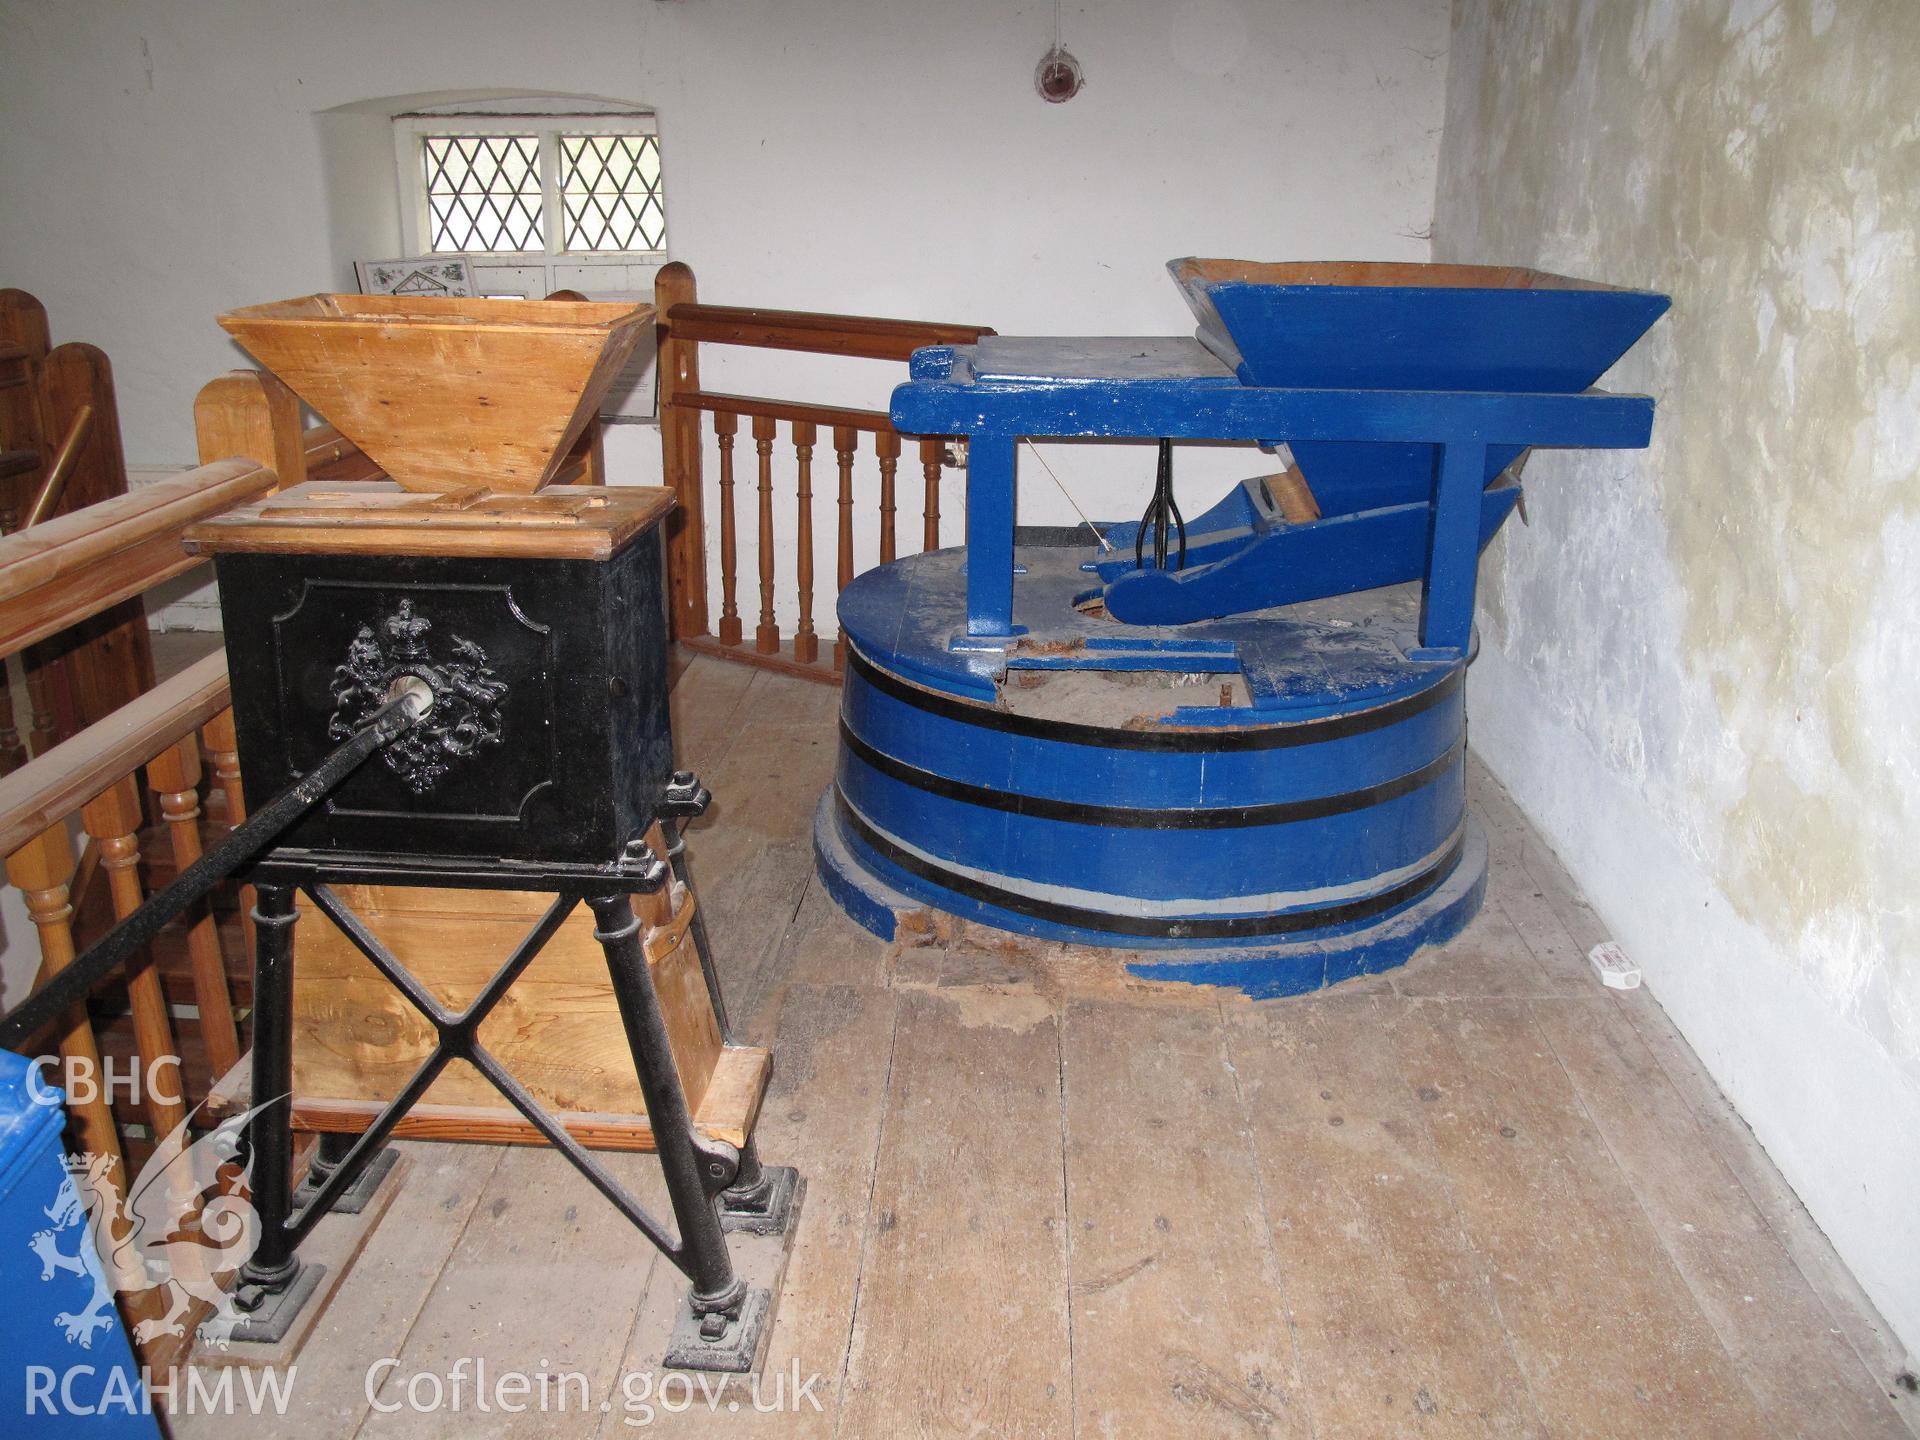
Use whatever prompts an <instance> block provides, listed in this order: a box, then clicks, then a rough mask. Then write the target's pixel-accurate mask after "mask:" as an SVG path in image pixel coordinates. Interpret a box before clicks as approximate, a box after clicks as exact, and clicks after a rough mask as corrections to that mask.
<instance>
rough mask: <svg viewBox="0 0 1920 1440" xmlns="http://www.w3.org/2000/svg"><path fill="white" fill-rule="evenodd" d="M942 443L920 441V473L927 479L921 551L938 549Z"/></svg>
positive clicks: (924, 439)
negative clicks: (924, 523) (924, 529)
mask: <svg viewBox="0 0 1920 1440" xmlns="http://www.w3.org/2000/svg"><path fill="white" fill-rule="evenodd" d="M942 449H943V442H942V441H939V440H929V439H926V438H924V437H923V438H922V439H921V441H920V473H921V474H923V475H925V476H926V477H927V507H926V533H925V535H924V536H923V538H922V544H921V546H920V548H921V549H923V550H938V549H939V548H940V457H941V451H942Z"/></svg>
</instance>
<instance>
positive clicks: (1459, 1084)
mask: <svg viewBox="0 0 1920 1440" xmlns="http://www.w3.org/2000/svg"><path fill="white" fill-rule="evenodd" d="M1543 1003H1546V1002H1543ZM1550 1003H1557V1004H1565V1005H1568V1006H1569V1007H1571V1008H1573V1010H1574V1012H1575V1014H1574V1017H1573V1020H1572V1022H1570V1023H1578V1022H1579V1020H1580V1018H1581V1016H1582V1015H1586V1014H1587V1012H1589V1011H1590V1010H1591V1008H1592V1007H1594V1006H1604V1005H1605V1004H1606V1003H1607V1001H1606V1000H1605V999H1604V998H1602V999H1599V1000H1596V1001H1592V1002H1573V1001H1562V1002H1550ZM1587 1018H1588V1019H1589V1020H1590V1019H1591V1016H1590V1015H1588V1016H1587ZM1394 1033H1395V1036H1396V1038H1397V1040H1398V1041H1399V1046H1400V1057H1401V1064H1402V1068H1403V1073H1404V1076H1405V1079H1406V1081H1407V1083H1408V1084H1409V1085H1410V1086H1412V1087H1413V1088H1414V1090H1415V1092H1416V1093H1417V1094H1425V1093H1427V1092H1432V1094H1433V1096H1434V1098H1433V1100H1432V1101H1430V1102H1429V1103H1427V1104H1426V1105H1424V1106H1423V1109H1422V1115H1423V1118H1424V1119H1425V1121H1426V1124H1427V1129H1428V1132H1429V1133H1430V1134H1431V1135H1432V1136H1433V1140H1434V1144H1435V1147H1436V1149H1437V1151H1438V1153H1439V1156H1440V1159H1441V1163H1442V1165H1443V1167H1444V1170H1445V1172H1446V1174H1447V1176H1448V1179H1449V1181H1450V1183H1451V1186H1452V1190H1453V1194H1454V1197H1455V1201H1456V1203H1457V1205H1458V1207H1459V1210H1460V1213H1461V1216H1462V1219H1463V1221H1464V1224H1465V1228H1466V1232H1467V1235H1468V1238H1469V1240H1470V1241H1471V1243H1472V1244H1473V1245H1474V1247H1475V1248H1476V1249H1477V1250H1479V1251H1480V1252H1481V1253H1483V1254H1484V1255H1485V1256H1486V1257H1487V1259H1488V1261H1489V1263H1490V1265H1491V1268H1492V1274H1493V1288H1494V1293H1495V1296H1496V1298H1497V1299H1498V1301H1499V1304H1500V1311H1501V1315H1502V1317H1503V1319H1504V1320H1505V1322H1506V1326H1507V1331H1508V1334H1509V1336H1510V1337H1511V1340H1512V1344H1513V1347H1514V1351H1515V1353H1516V1355H1517V1356H1518V1358H1519V1360H1520V1363H1521V1365H1522V1367H1523V1369H1524V1371H1525V1373H1526V1377H1527V1381H1528V1384H1529V1387H1530V1388H1531V1390H1532V1392H1533V1396H1534V1400H1535V1403H1536V1404H1537V1405H1538V1407H1539V1409H1540V1412H1541V1414H1542V1415H1543V1416H1545V1417H1547V1418H1548V1419H1549V1420H1550V1421H1551V1423H1552V1424H1553V1426H1554V1428H1555V1430H1556V1431H1557V1432H1558V1433H1560V1434H1564V1435H1567V1436H1591V1437H1594V1440H1613V1437H1617V1436H1620V1435H1625V1434H1634V1435H1673V1436H1683V1435H1684V1436H1688V1437H1707V1436H1742V1437H1751V1436H1756V1435H1764V1434H1766V1433H1767V1430H1766V1426H1765V1424H1764V1422H1763V1421H1762V1419H1761V1417H1760V1414H1759V1410H1758V1408H1757V1407H1756V1405H1755V1404H1754V1401H1753V1398H1752V1396H1751V1395H1750V1394H1749V1393H1748V1391H1747V1389H1746V1388H1745V1386H1744V1384H1743V1383H1742V1380H1741V1377H1740V1375H1739V1374H1738V1372H1737V1370H1736V1367H1735V1366H1734V1364H1733V1362H1732V1361H1731V1360H1730V1359H1729V1357H1728V1355H1727V1353H1726V1351H1725V1350H1724V1349H1723V1348H1722V1346H1721V1345H1720V1342H1719V1339H1718V1337H1717V1336H1715V1334H1714V1333H1713V1330H1712V1327H1710V1326H1709V1325H1708V1324H1707V1322H1706V1320H1705V1318H1704V1317H1702V1315H1701V1314H1700V1312H1699V1310H1698V1308H1697V1307H1696V1306H1695V1305H1694V1302H1693V1297H1692V1295H1691V1294H1690V1292H1689V1291H1688V1289H1687V1286H1686V1282H1685V1281H1684V1280H1683V1279H1682V1278H1681V1276H1680V1274H1679V1273H1678V1271H1677V1270H1676V1269H1675V1268H1674V1266H1673V1263H1672V1261H1671V1260H1670V1259H1669V1258H1668V1256H1667V1254H1666V1252H1665V1251H1664V1250H1663V1249H1662V1247H1661V1245H1660V1243H1659V1240H1658V1238H1657V1237H1656V1236H1655V1235H1654V1233H1653V1231H1652V1228H1651V1227H1650V1226H1649V1225H1648V1223H1647V1220H1646V1217H1645V1215H1644V1214H1643V1213H1642V1211H1641V1209H1640V1206H1639V1204H1638V1202H1637V1200H1636V1199H1635V1197H1634V1194H1633V1191H1632V1190H1631V1188H1630V1187H1629V1185H1628V1183H1627V1181H1626V1178H1625V1176H1623V1175H1622V1174H1621V1172H1620V1170H1619V1169H1618V1167H1616V1166H1615V1165H1614V1163H1613V1161H1612V1159H1611V1157H1610V1156H1609V1155H1608V1153H1607V1149H1606V1146H1605V1144H1604V1142H1603V1141H1602V1139H1601V1137H1600V1135H1599V1134H1598V1133H1597V1132H1596V1131H1595V1129H1594V1127H1593V1125H1592V1123H1591V1121H1589V1120H1588V1118H1587V1116H1586V1114H1585V1112H1584V1111H1583V1110H1582V1108H1581V1105H1580V1101H1579V1098H1578V1096H1577V1095H1575V1093H1574V1091H1573V1087H1572V1085H1571V1083H1570V1082H1569V1081H1568V1079H1567V1076H1566V1073H1565V1071H1564V1070H1562V1069H1561V1067H1560V1065H1559V1063H1558V1062H1557V1061H1556V1060H1555V1059H1554V1056H1553V1053H1552V1050H1551V1048H1550V1047H1549V1045H1548V1044H1547V1042H1546V1040H1545V1038H1544V1037H1543V1036H1542V1035H1541V1034H1540V1032H1539V1031H1538V1030H1537V1029H1536V1028H1535V1027H1534V1026H1533V1025H1532V1024H1531V1022H1530V1020H1529V1017H1528V1014H1527V1011H1526V1009H1525V1007H1524V1006H1523V1005H1522V1004H1520V1003H1519V1002H1514V1001H1493V1000H1489V1001H1478V1002H1471V1003H1469V1002H1459V1001H1455V1002H1423V1003H1420V1004H1416V1005H1413V1006H1410V1007H1409V1008H1408V1009H1407V1011H1406V1012H1405V1017H1404V1020H1403V1022H1402V1023H1401V1024H1399V1025H1397V1026H1396V1027H1395V1031H1394Z"/></svg>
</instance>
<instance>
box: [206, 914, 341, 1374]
mask: <svg viewBox="0 0 1920 1440" xmlns="http://www.w3.org/2000/svg"><path fill="white" fill-rule="evenodd" d="M254 897H255V898H254V906H253V926H254V950H253V1097H254V1101H255V1103H256V1104H259V1105H260V1108H259V1109H258V1110H256V1111H255V1112H254V1115H253V1118H252V1119H251V1120H249V1121H248V1122H247V1153H248V1156H249V1157H250V1158H249V1164H250V1166H251V1169H252V1175H251V1177H250V1183H251V1185H252V1187H253V1207H254V1210H255V1212H256V1213H257V1214H258V1215H259V1217H260V1243H259V1245H258V1247H257V1248H256V1249H255V1250H254V1252H253V1258H252V1259H250V1260H249V1261H247V1263H246V1264H244V1265H242V1266H241V1267H240V1274H239V1277H238V1280H239V1283H238V1284H237V1285H235V1287H234V1296H233V1298H234V1304H235V1305H236V1306H237V1307H238V1309H239V1310H240V1311H241V1312H242V1313H243V1316H244V1318H243V1319H242V1320H241V1321H240V1322H239V1324H238V1325H236V1326H234V1327H232V1329H231V1330H230V1331H229V1332H228V1333H227V1335H226V1336H225V1337H223V1338H227V1339H232V1340H252V1341H264V1342H272V1341H277V1340H279V1339H280V1338H282V1337H283V1336H284V1335H285V1334H286V1332H287V1327H288V1326H289V1325H291V1324H292V1322H293V1318H294V1316H295V1315H296V1314H298V1313H299V1310H300V1307H301V1306H302V1305H304V1304H305V1303H306V1302H307V1299H308V1298H309V1297H310V1296H311V1295H312V1294H313V1292H314V1289H315V1288H316V1287H317V1286H318V1285H319V1283H320V1275H321V1268H322V1267H320V1266H318V1265H302V1264H301V1263H300V1258H299V1256H298V1255H296V1254H295V1253H294V1250H295V1247H296V1246H297V1245H298V1244H299V1241H298V1240H297V1239H296V1238H295V1237H294V1235H293V1233H292V1231H290V1230H289V1229H288V1228H287V1215H288V1212H289V1210H290V1208H291V1204H292V1190H293V925H294V921H295V919H296V918H297V917H296V915H295V913H294V908H293V887H292V886H291V885H258V886H255V887H254ZM262 1097H264V1103H261V1102H262Z"/></svg>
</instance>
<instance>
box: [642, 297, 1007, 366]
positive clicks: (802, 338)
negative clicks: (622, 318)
mask: <svg viewBox="0 0 1920 1440" xmlns="http://www.w3.org/2000/svg"><path fill="white" fill-rule="evenodd" d="M666 319H667V327H668V329H669V330H670V331H671V332H672V334H673V336H674V337H675V338H676V339H680V340H695V341H705V342H707V343H709V344H714V345H750V346H754V347H756V348H759V349H762V350H808V351H812V352H814V353H816V354H820V355H851V356H857V357H859V358H862V359H867V360H905V359H907V358H908V357H909V356H910V355H912V354H913V352H914V351H916V350H918V349H920V348H921V347H922V346H926V345H971V344H972V343H973V342H974V341H976V340H978V339H979V338H980V337H981V336H982V335H992V334H994V333H995V332H994V331H993V330H992V329H991V328H989V327H988V326H985V325H949V324H944V323H940V322H937V321H927V320H885V319H879V318H876V317H873V316H868V315H829V314H825V313H822V312H819V311H812V310H761V309H757V308H755V307H752V306H746V305H701V304H697V303H695V304H681V305H675V306H673V307H672V308H671V309H669V310H668V311H667V315H666Z"/></svg>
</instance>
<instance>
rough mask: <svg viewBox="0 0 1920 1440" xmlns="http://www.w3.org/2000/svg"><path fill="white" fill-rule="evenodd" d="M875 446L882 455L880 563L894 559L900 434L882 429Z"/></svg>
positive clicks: (875, 440)
mask: <svg viewBox="0 0 1920 1440" xmlns="http://www.w3.org/2000/svg"><path fill="white" fill-rule="evenodd" d="M873 448H874V449H875V450H876V451H878V452H879V455H880V563H881V564H882V565H885V564H886V563H887V562H888V561H890V560H892V559H893V508H894V507H893V472H894V471H895V470H896V469H898V468H899V465H900V436H899V434H898V432H896V431H893V430H882V431H881V432H880V433H879V434H877V435H875V436H874V437H873Z"/></svg>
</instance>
